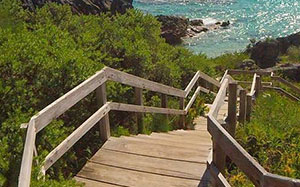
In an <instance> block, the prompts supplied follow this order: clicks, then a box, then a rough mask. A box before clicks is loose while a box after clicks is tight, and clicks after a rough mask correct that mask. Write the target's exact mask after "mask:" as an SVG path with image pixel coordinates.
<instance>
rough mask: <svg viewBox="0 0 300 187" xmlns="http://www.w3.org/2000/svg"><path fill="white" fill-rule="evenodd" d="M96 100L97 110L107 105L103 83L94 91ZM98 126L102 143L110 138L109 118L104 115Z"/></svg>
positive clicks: (104, 84)
mask: <svg viewBox="0 0 300 187" xmlns="http://www.w3.org/2000/svg"><path fill="white" fill-rule="evenodd" d="M96 99H97V105H98V108H101V107H102V106H103V105H105V104H106V103H107V95H106V83H103V84H102V85H101V86H99V87H98V88H97V89H96ZM99 125H100V127H99V128H100V138H101V140H102V141H106V140H108V138H109V137H110V125H109V116H108V114H106V115H105V116H104V117H103V118H102V119H101V120H100V122H99Z"/></svg>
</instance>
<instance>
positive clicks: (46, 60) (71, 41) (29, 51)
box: [0, 0, 245, 186]
mask: <svg viewBox="0 0 300 187" xmlns="http://www.w3.org/2000/svg"><path fill="white" fill-rule="evenodd" d="M19 3H20V2H19V1H17V0H2V1H0V97H1V99H0V124H1V125H0V143H1V145H2V146H1V147H0V186H16V184H17V182H18V180H17V179H18V174H19V170H20V163H21V158H22V151H23V146H24V145H23V143H24V141H25V134H26V130H25V129H20V124H21V123H27V122H28V121H29V119H30V117H31V116H33V115H34V114H35V113H36V112H38V111H40V110H41V109H43V108H45V107H46V106H47V105H48V104H50V103H52V102H53V101H54V100H56V99H57V98H59V97H60V96H62V95H64V94H65V93H67V92H68V91H69V90H71V89H72V88H74V87H75V86H76V85H78V84H79V83H81V82H83V81H84V80H85V79H87V78H88V77H89V76H91V75H93V74H94V73H95V72H96V71H98V70H100V69H102V68H103V67H104V66H110V67H112V68H116V69H119V70H122V71H125V72H128V73H131V74H134V75H137V76H140V77H143V78H146V79H149V80H153V81H156V82H160V83H163V84H167V85H170V86H174V87H177V88H181V89H182V88H184V87H186V85H187V84H188V82H189V81H190V80H191V78H192V77H193V75H194V73H195V72H196V71H197V70H201V71H204V72H206V73H208V74H210V75H215V74H216V71H215V64H218V66H222V68H225V67H224V66H228V67H229V65H231V64H228V63H227V64H224V62H225V61H226V62H227V61H228V62H232V63H236V62H237V61H239V60H241V59H243V58H245V55H240V54H234V55H228V56H226V55H225V56H224V57H223V58H224V59H223V58H221V57H220V58H217V59H208V58H207V57H206V56H205V55H194V54H193V53H192V52H191V51H189V50H187V49H185V48H182V47H173V46H170V45H168V44H166V43H165V41H164V39H162V38H161V37H160V23H159V22H158V21H157V20H156V19H155V18H154V17H153V16H151V15H148V14H144V13H142V12H140V11H137V10H130V11H128V12H127V13H126V14H124V15H115V16H112V15H108V14H101V15H97V16H95V15H74V14H72V12H71V9H70V7H69V6H61V5H57V4H47V5H45V6H44V7H43V8H40V9H37V10H36V12H29V11H26V10H23V9H22V7H21V6H20V4H19ZM107 92H108V93H107V95H108V100H112V101H115V102H123V103H133V102H134V101H133V94H134V91H133V88H131V87H127V86H124V85H121V84H118V83H112V82H109V83H108V84H107ZM95 103H96V99H95V96H94V93H91V94H90V95H89V96H87V97H86V98H85V99H83V100H82V101H80V102H79V103H78V104H76V105H75V106H73V107H72V108H71V109H70V110H68V111H67V112H66V113H65V114H64V115H62V116H61V117H60V118H59V119H57V120H56V121H53V122H52V123H51V124H49V125H48V126H47V127H46V128H45V129H44V130H42V131H41V132H39V134H38V136H37V140H36V145H37V151H38V153H39V156H38V157H36V158H35V161H39V163H40V164H41V163H42V161H43V160H44V158H45V156H46V155H47V154H48V153H49V152H50V151H51V150H53V148H55V147H56V146H57V145H58V144H59V143H60V142H61V141H62V140H64V139H65V138H66V137H67V136H68V135H69V134H71V132H72V131H73V130H74V129H76V128H77V127H78V126H79V125H80V124H81V123H82V122H83V121H85V120H86V119H87V118H88V117H89V116H90V115H91V114H93V113H94V112H95V111H96V110H97V106H96V104H95ZM144 103H145V105H148V106H159V105H160V98H159V97H158V96H155V95H154V94H153V93H151V92H145V94H144ZM168 105H169V107H170V108H178V99H175V98H170V99H169V103H168ZM203 109H204V107H203V100H201V101H199V100H197V102H196V105H195V109H192V110H191V113H190V114H189V116H188V123H190V124H191V123H192V121H193V119H194V118H195V117H196V116H197V115H199V114H201V113H202V112H203ZM134 116H135V115H134V114H132V113H124V112H123V113H122V112H119V113H118V112H114V113H111V114H110V121H111V124H112V129H114V130H113V132H112V134H113V135H115V136H121V135H129V133H136V129H137V127H136V124H135V123H134ZM177 119H178V116H176V117H174V116H169V118H166V117H165V115H152V114H147V115H146V117H145V118H144V120H145V122H144V123H145V133H151V132H152V131H163V132H165V131H168V130H172V129H176V128H178V125H177V124H176V122H177ZM100 146H101V141H100V140H99V132H98V129H97V128H96V127H95V128H93V129H91V130H90V132H89V133H88V134H86V135H85V136H84V137H83V138H82V139H81V140H80V141H79V142H78V143H76V144H75V146H73V147H72V148H71V149H70V150H69V151H68V152H67V153H66V154H65V155H64V156H63V157H62V158H61V159H59V160H58V162H56V164H54V165H53V166H52V167H51V168H50V170H48V171H47V174H48V175H47V176H46V180H45V182H44V183H41V181H40V180H37V178H38V176H39V168H40V167H41V165H40V164H37V165H34V168H33V177H32V181H33V186H55V185H57V186H64V185H65V186H73V185H75V183H74V181H69V180H65V179H64V178H66V179H68V178H70V177H72V175H73V174H75V173H76V172H77V171H78V169H79V168H80V167H81V166H83V165H84V163H85V162H86V160H87V158H88V157H90V156H91V155H93V153H95V151H97V150H98V148H99V147H100Z"/></svg>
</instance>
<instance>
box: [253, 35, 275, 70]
mask: <svg viewBox="0 0 300 187" xmlns="http://www.w3.org/2000/svg"><path fill="white" fill-rule="evenodd" d="M278 56H279V42H278V41H277V40H271V41H263V42H258V43H256V44H255V45H254V46H253V47H252V48H251V57H250V58H251V59H253V60H254V61H255V62H256V64H257V65H258V66H259V67H260V68H269V67H273V66H275V65H276V63H277V62H278Z"/></svg>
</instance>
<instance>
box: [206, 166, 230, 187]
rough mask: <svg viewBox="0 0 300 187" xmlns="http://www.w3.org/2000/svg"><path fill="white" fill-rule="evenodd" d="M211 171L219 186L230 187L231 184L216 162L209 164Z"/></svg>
mask: <svg viewBox="0 0 300 187" xmlns="http://www.w3.org/2000/svg"><path fill="white" fill-rule="evenodd" d="M208 169H209V172H210V174H211V176H213V178H214V180H215V181H216V186H218V187H230V184H229V183H228V182H227V180H226V178H225V177H224V175H223V174H222V173H221V172H220V171H219V170H218V168H217V167H216V166H215V164H214V163H211V164H209V167H208Z"/></svg>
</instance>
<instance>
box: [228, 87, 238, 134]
mask: <svg viewBox="0 0 300 187" xmlns="http://www.w3.org/2000/svg"><path fill="white" fill-rule="evenodd" d="M236 105H237V83H230V84H229V99H228V117H227V122H228V131H229V134H231V136H232V137H234V135H235V128H236V121H237V118H236V111H237V110H236V108H237V107H236Z"/></svg>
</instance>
